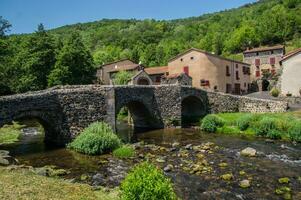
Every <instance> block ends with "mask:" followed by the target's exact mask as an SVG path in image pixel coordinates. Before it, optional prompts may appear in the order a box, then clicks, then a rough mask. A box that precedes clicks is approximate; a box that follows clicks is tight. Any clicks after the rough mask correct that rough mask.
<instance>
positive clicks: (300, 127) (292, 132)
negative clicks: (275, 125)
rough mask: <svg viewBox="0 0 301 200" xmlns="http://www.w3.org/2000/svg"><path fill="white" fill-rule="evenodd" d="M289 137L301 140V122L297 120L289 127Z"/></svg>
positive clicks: (297, 140)
mask: <svg viewBox="0 0 301 200" xmlns="http://www.w3.org/2000/svg"><path fill="white" fill-rule="evenodd" d="M288 135H289V138H290V139H291V140H293V141H296V142H301V123H300V122H296V123H294V124H293V125H292V126H291V127H290V128H289V129H288Z"/></svg>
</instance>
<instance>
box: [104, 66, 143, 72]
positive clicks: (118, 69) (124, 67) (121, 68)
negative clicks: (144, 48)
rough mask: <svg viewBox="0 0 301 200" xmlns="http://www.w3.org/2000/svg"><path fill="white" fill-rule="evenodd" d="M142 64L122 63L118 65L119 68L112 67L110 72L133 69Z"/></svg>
mask: <svg viewBox="0 0 301 200" xmlns="http://www.w3.org/2000/svg"><path fill="white" fill-rule="evenodd" d="M139 66H140V65H139V64H133V65H122V66H117V68H115V69H112V70H110V71H108V72H118V71H126V70H133V69H136V68H138V67H139Z"/></svg>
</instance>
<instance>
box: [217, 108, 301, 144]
mask: <svg viewBox="0 0 301 200" xmlns="http://www.w3.org/2000/svg"><path fill="white" fill-rule="evenodd" d="M214 116H217V117H218V118H219V119H220V120H221V123H222V124H220V125H219V126H218V127H217V128H216V131H215V132H216V133H219V134H228V135H241V136H246V137H248V136H250V137H253V136H260V137H266V138H269V139H281V140H284V141H288V140H291V141H296V142H301V125H300V124H301V112H300V111H298V112H287V113H264V114H259V113H219V114H214Z"/></svg>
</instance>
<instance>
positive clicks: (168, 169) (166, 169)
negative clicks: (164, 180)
mask: <svg viewBox="0 0 301 200" xmlns="http://www.w3.org/2000/svg"><path fill="white" fill-rule="evenodd" d="M172 169H173V165H171V164H169V165H167V166H166V167H164V169H163V171H164V172H170V171H171V170H172Z"/></svg>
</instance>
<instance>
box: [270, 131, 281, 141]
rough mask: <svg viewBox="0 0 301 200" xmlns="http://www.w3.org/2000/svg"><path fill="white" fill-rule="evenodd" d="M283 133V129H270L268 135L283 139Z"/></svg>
mask: <svg viewBox="0 0 301 200" xmlns="http://www.w3.org/2000/svg"><path fill="white" fill-rule="evenodd" d="M281 135H282V133H281V131H279V130H276V129H272V130H269V132H268V133H267V137H268V138H271V139H274V140H277V139H281Z"/></svg>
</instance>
